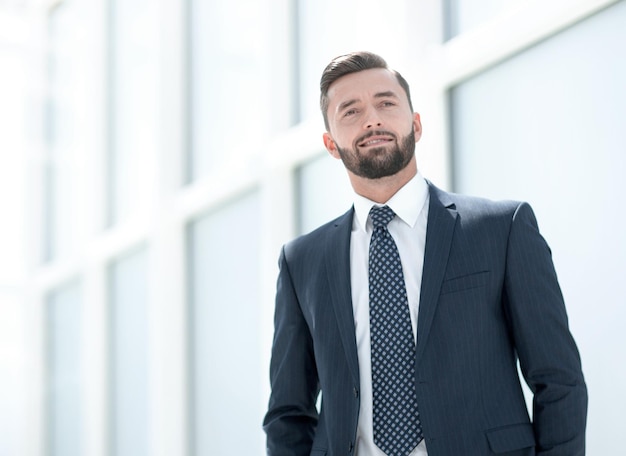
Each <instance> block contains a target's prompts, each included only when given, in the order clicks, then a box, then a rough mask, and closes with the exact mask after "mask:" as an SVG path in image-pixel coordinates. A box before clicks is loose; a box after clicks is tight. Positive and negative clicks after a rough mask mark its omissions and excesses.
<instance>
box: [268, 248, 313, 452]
mask: <svg viewBox="0 0 626 456" xmlns="http://www.w3.org/2000/svg"><path fill="white" fill-rule="evenodd" d="M279 266H280V272H279V275H278V283H277V291H276V308H275V315H274V341H273V345H272V359H271V364H270V383H271V390H272V391H271V395H270V401H269V407H268V411H267V414H266V415H265V419H264V421H263V429H264V430H265V433H266V434H267V454H268V455H269V456H283V455H284V456H286V455H290V456H299V455H309V454H310V452H311V446H312V442H313V437H314V434H315V428H316V425H317V421H318V412H317V409H316V407H315V401H316V399H317V395H318V393H319V380H318V375H317V370H316V365H315V358H314V354H313V341H312V338H311V334H310V331H309V327H308V325H307V323H306V320H305V318H304V315H303V313H302V310H301V308H300V304H299V302H298V298H297V295H296V292H295V289H294V284H293V281H292V277H291V274H290V272H289V267H288V264H287V259H286V255H285V249H284V248H283V250H282V252H281V255H280V260H279Z"/></svg>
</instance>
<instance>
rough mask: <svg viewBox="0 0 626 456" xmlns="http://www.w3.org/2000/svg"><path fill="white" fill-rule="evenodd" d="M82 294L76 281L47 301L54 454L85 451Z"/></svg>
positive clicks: (63, 455)
mask: <svg viewBox="0 0 626 456" xmlns="http://www.w3.org/2000/svg"><path fill="white" fill-rule="evenodd" d="M81 315H82V297H81V289H80V285H79V284H77V283H72V284H70V285H67V286H65V287H63V288H60V289H58V290H56V291H54V292H53V293H51V294H50V296H49V297H48V300H47V317H48V318H47V333H48V334H47V337H48V339H47V346H46V350H47V354H48V382H49V383H48V388H49V390H48V420H49V427H48V439H49V445H48V450H49V454H50V456H79V455H81V454H82V435H83V426H82V388H81V383H82V372H81V369H82V363H81V347H82V345H83V344H82V335H81Z"/></svg>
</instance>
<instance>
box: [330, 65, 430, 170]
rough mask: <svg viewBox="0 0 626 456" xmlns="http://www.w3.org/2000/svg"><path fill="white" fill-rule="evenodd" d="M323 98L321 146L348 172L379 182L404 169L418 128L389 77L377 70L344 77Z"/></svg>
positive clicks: (402, 94)
mask: <svg viewBox="0 0 626 456" xmlns="http://www.w3.org/2000/svg"><path fill="white" fill-rule="evenodd" d="M328 98H329V105H328V113H327V114H328V123H329V130H330V131H329V132H327V133H325V134H324V145H325V146H326V148H327V149H328V151H329V152H330V153H331V155H333V156H334V157H335V158H340V159H341V160H342V161H343V163H344V165H345V167H346V168H347V169H348V171H350V172H352V173H353V174H355V175H357V176H360V177H364V178H367V179H378V178H381V177H386V176H391V175H394V174H396V173H398V172H399V171H400V170H402V169H404V168H405V167H406V166H407V164H408V163H409V162H410V161H411V159H412V158H413V156H414V154H415V143H416V142H417V141H419V138H420V136H421V124H420V120H419V115H418V114H416V113H412V112H411V108H410V106H409V101H408V99H407V95H406V93H405V92H404V90H403V89H402V87H401V86H400V84H399V83H398V80H397V79H396V76H395V75H394V74H393V73H391V72H390V71H388V70H386V69H382V68H376V69H371V70H364V71H360V72H358V73H352V74H349V75H346V76H343V77H341V78H339V79H338V80H337V81H335V82H334V83H333V84H332V85H331V86H330V88H329V90H328Z"/></svg>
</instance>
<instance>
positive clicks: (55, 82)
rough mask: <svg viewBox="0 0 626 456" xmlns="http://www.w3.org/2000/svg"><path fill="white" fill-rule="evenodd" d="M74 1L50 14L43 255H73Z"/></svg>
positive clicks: (52, 257) (75, 237) (60, 6)
mask: <svg viewBox="0 0 626 456" xmlns="http://www.w3.org/2000/svg"><path fill="white" fill-rule="evenodd" d="M72 6H74V5H73V4H72V3H71V2H67V3H62V4H60V5H58V6H57V7H56V8H54V9H53V10H52V11H51V13H50V15H49V16H48V37H49V40H50V48H49V53H48V59H47V67H48V74H47V76H48V89H49V94H48V103H47V109H46V116H45V122H46V139H47V146H48V153H49V155H48V161H47V163H46V168H45V174H44V186H43V191H44V195H43V201H44V211H45V213H44V224H43V229H44V233H43V236H44V251H43V260H44V261H52V260H55V259H58V258H59V257H63V256H67V255H69V254H70V253H71V252H72V250H73V249H74V248H75V247H76V246H75V241H76V239H77V236H76V232H75V230H76V228H77V226H76V224H77V223H76V222H77V221H78V219H77V218H76V217H75V206H74V196H73V195H74V192H73V188H74V184H75V178H76V176H75V175H74V173H73V167H72V153H73V152H74V151H73V145H74V125H73V124H74V120H75V119H74V116H75V110H74V108H73V106H72V99H71V96H70V93H71V88H72V85H73V84H75V83H76V80H75V79H76V77H77V76H76V67H77V65H78V63H77V62H75V61H73V60H72V50H73V49H72V45H73V42H72V37H71V33H70V31H71V30H73V29H74V28H75V26H76V20H77V18H76V15H75V12H74V11H73V9H72Z"/></svg>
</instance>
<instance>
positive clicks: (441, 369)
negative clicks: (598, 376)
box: [264, 184, 587, 456]
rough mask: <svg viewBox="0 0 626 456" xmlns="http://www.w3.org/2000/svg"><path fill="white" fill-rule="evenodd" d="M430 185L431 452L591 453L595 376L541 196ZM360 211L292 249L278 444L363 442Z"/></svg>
mask: <svg viewBox="0 0 626 456" xmlns="http://www.w3.org/2000/svg"><path fill="white" fill-rule="evenodd" d="M429 186H430V205H429V213H428V226H427V234H426V247H425V254H424V269H423V276H422V286H421V297H420V303H419V317H418V323H417V351H416V378H415V382H416V385H417V394H418V404H419V409H420V416H421V421H422V426H423V431H424V435H425V439H426V446H427V448H428V454H429V456H474V455H475V456H484V455H494V454H499V455H511V456H512V455H520V456H521V455H535V454H536V455H545V456H549V455H550V456H556V455H562V456H577V455H583V454H584V452H585V425H586V412H587V390H586V386H585V382H584V379H583V375H582V371H581V365H580V358H579V354H578V350H577V348H576V345H575V342H574V340H573V338H572V336H571V334H570V331H569V329H568V322H567V315H566V311H565V306H564V303H563V298H562V294H561V290H560V288H559V285H558V282H557V277H556V273H555V271H554V267H553V263H552V259H551V253H550V249H549V248H548V245H547V244H546V242H545V241H544V239H543V237H542V236H541V235H540V234H539V231H538V228H537V223H536V220H535V217H534V214H533V212H532V209H531V208H530V206H528V205H527V204H525V203H517V202H492V201H487V200H484V199H478V198H472V197H466V196H460V195H455V194H450V193H446V192H443V191H441V190H439V189H437V188H436V187H434V186H432V185H430V184H429ZM352 218H353V210H350V211H348V212H347V213H346V214H344V215H343V216H341V217H339V218H338V219H336V220H334V221H332V222H330V223H328V224H326V225H324V226H322V227H320V228H318V229H317V230H315V231H313V232H312V233H309V234H307V235H305V236H302V237H300V238H298V239H296V240H294V241H292V242H291V243H289V244H287V245H286V246H285V247H284V248H283V251H282V253H281V257H280V274H279V278H278V286H277V295H276V309H275V321H274V323H275V334H274V342H273V347H272V361H271V367H270V377H271V386H272V393H271V397H270V403H269V409H268V412H267V415H266V416H265V420H264V429H265V432H266V433H267V451H268V454H269V455H271V456H283V455H285V456H286V455H309V454H311V455H334V456H337V455H349V454H351V453H353V451H354V443H355V439H356V432H357V420H358V414H359V384H360V383H359V366H358V360H357V347H356V340H355V328H354V317H353V313H352V299H351V293H350V233H351V228H352ZM518 359H519V363H520V366H521V371H522V373H523V375H524V378H525V380H526V382H527V384H528V385H529V386H530V389H531V390H532V391H533V393H534V400H533V418H532V420H531V418H530V417H529V415H528V412H527V408H526V405H525V400H524V397H523V393H522V389H521V384H520V379H519V376H518V372H517V361H518ZM320 390H321V393H322V400H321V410H320V412H319V414H318V411H317V409H316V400H317V397H318V394H319V392H320Z"/></svg>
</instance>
